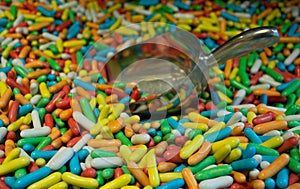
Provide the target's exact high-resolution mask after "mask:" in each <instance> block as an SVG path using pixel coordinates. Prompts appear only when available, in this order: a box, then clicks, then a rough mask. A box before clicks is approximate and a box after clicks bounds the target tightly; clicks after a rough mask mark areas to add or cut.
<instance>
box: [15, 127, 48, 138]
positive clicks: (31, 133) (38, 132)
mask: <svg viewBox="0 0 300 189" xmlns="http://www.w3.org/2000/svg"><path fill="white" fill-rule="evenodd" d="M50 133H51V128H50V127H48V126H44V127H39V128H32V129H24V130H22V131H21V133H20V135H21V137H23V138H26V137H39V136H47V135H49V134H50Z"/></svg>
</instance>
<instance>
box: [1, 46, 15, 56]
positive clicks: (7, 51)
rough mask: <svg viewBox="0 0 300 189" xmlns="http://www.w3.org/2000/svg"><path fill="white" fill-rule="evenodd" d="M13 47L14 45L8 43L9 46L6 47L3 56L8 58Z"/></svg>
mask: <svg viewBox="0 0 300 189" xmlns="http://www.w3.org/2000/svg"><path fill="white" fill-rule="evenodd" d="M13 48H14V47H13V46H11V45H8V46H7V47H6V49H5V50H4V51H3V53H2V56H3V57H4V58H7V57H8V55H9V53H10V51H11V50H12V49H13Z"/></svg>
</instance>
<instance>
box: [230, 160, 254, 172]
mask: <svg viewBox="0 0 300 189" xmlns="http://www.w3.org/2000/svg"><path fill="white" fill-rule="evenodd" d="M231 166H232V169H233V170H235V171H246V170H249V171H250V170H253V169H255V168H256V167H257V166H258V161H257V160H256V159H255V158H247V159H242V160H237V161H233V162H232V163H231Z"/></svg>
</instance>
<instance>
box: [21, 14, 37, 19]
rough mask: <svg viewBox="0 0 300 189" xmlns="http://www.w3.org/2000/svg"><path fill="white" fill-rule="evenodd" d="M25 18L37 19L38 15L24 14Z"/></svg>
mask: <svg viewBox="0 0 300 189" xmlns="http://www.w3.org/2000/svg"><path fill="white" fill-rule="evenodd" d="M23 15H24V18H26V19H28V20H35V19H36V17H37V15H35V14H23Z"/></svg>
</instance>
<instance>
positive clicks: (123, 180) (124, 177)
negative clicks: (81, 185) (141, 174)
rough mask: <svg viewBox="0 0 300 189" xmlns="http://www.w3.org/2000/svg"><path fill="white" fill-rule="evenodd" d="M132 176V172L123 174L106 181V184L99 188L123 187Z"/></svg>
mask: <svg viewBox="0 0 300 189" xmlns="http://www.w3.org/2000/svg"><path fill="white" fill-rule="evenodd" d="M131 178H132V176H131V175H130V174H123V175H121V176H119V177H118V178H116V179H114V180H112V181H110V182H108V183H106V184H105V185H104V186H101V187H100V188H99V189H112V188H121V187H122V186H126V185H127V184H128V183H129V182H130V181H131Z"/></svg>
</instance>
